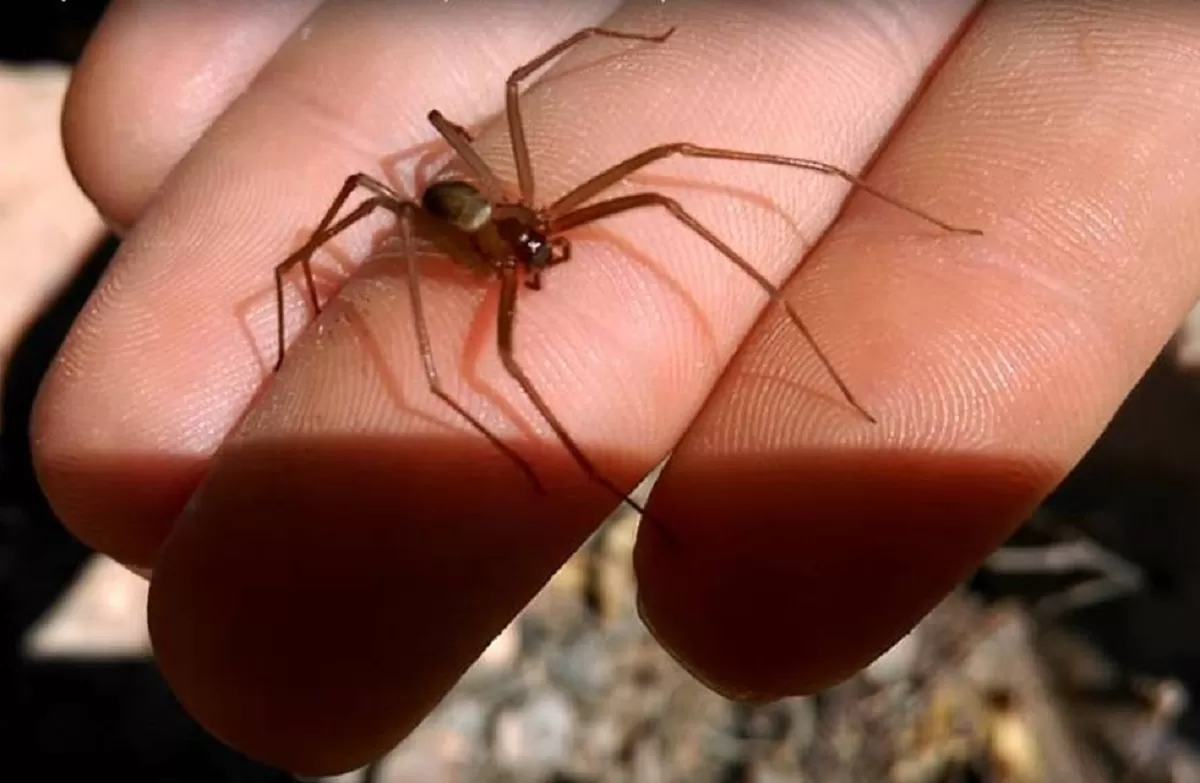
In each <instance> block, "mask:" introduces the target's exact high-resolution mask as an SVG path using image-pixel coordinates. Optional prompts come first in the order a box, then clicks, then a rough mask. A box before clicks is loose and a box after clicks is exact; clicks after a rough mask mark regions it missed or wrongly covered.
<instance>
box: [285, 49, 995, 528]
mask: <svg viewBox="0 0 1200 783" xmlns="http://www.w3.org/2000/svg"><path fill="white" fill-rule="evenodd" d="M673 32H675V28H673V27H672V28H671V29H669V30H667V31H666V32H665V33H662V34H660V35H647V34H640V33H626V32H619V31H615V30H608V29H603V28H597V27H589V28H586V29H584V30H580V31H579V32H577V33H575V34H574V35H572V36H571V37H569V38H567V39H566V40H563V41H561V42H559V43H558V44H557V45H555V46H553V47H551V48H550V49H549V50H547V51H546V52H544V53H542V54H541V55H539V56H538V57H536V58H534V59H533V60H532V61H530V62H528V63H526V64H525V65H523V66H521V67H520V68H517V69H516V70H515V71H513V72H512V74H511V75H510V76H509V77H508V81H507V83H506V91H505V98H506V114H507V118H508V128H509V134H510V136H511V139H512V152H513V158H514V160H515V162H516V167H517V181H518V184H519V187H520V198H519V200H517V201H516V202H512V201H508V200H506V199H505V197H504V192H503V187H502V185H501V183H500V181H499V179H498V178H497V177H496V175H495V174H494V173H493V172H492V170H491V169H490V168H489V167H488V165H487V164H486V163H484V161H483V159H482V158H480V157H479V154H478V153H476V152H475V150H474V149H473V148H472V147H471V142H472V138H471V136H470V134H468V133H467V131H466V130H465V129H464V128H462V127H460V126H458V125H455V124H454V123H453V122H451V121H450V120H448V119H446V118H445V117H444V116H443V115H442V113H441V112H439V111H437V110H436V109H434V110H433V111H431V112H430V113H429V115H428V116H429V121H430V123H432V124H433V127H434V128H435V129H436V130H437V132H438V133H439V134H440V135H441V136H442V138H444V139H445V140H446V142H447V143H449V145H450V146H451V147H452V148H453V149H454V151H455V152H456V153H457V154H458V156H459V158H460V159H461V160H462V162H463V163H464V164H465V165H466V166H467V168H468V169H470V171H471V172H472V173H473V174H474V175H475V176H476V178H477V179H478V185H476V184H472V183H469V182H465V181H460V180H454V181H444V182H437V183H435V184H432V185H430V186H429V187H428V188H426V190H425V192H424V193H423V194H422V195H421V200H420V202H417V201H413V200H411V199H407V198H405V197H403V196H401V195H400V194H399V193H397V192H396V191H394V190H393V189H392V188H390V187H388V186H387V185H385V184H384V183H382V182H380V181H379V180H378V179H376V178H374V177H371V176H369V175H367V174H362V173H359V174H354V175H351V176H350V177H348V178H347V179H346V182H345V184H343V185H342V189H341V191H340V192H339V193H338V195H337V198H335V199H334V200H333V203H332V204H331V205H330V207H329V209H328V210H327V211H326V213H325V217H324V218H322V219H321V223H320V224H319V225H318V226H317V229H316V230H315V231H314V232H313V235H312V237H311V238H310V239H309V240H308V241H307V242H306V243H304V245H303V246H302V247H301V248H300V249H299V250H297V251H296V252H295V253H292V254H291V255H290V256H288V258H287V259H286V260H284V261H283V263H281V264H279V265H278V266H277V267H276V268H275V288H276V293H277V296H278V321H279V324H278V325H279V358H278V360H277V361H276V363H275V370H278V369H279V367H280V365H281V364H282V363H283V353H284V342H285V336H284V307H283V302H284V300H283V277H284V274H286V273H287V271H288V270H290V269H291V268H292V267H294V266H295V265H296V264H299V265H300V266H301V267H302V268H303V270H304V276H305V281H306V283H307V286H308V291H309V295H310V298H311V300H312V304H313V308H314V309H315V310H316V311H317V312H318V313H319V312H320V311H321V303H320V302H319V301H318V299H317V289H316V285H315V283H314V281H313V273H312V267H311V259H312V254H313V253H314V252H315V251H316V250H317V248H318V247H320V246H321V245H323V244H324V243H325V242H328V241H329V240H330V239H332V238H333V237H334V236H336V235H337V234H339V233H341V232H342V231H344V230H346V229H347V228H349V227H350V226H352V225H354V224H355V223H357V222H359V221H360V220H363V219H364V218H366V217H367V216H368V215H370V214H372V213H374V212H375V210H377V209H381V208H382V209H387V210H390V211H391V212H393V213H394V214H395V215H396V217H397V218H398V219H399V221H400V223H401V224H402V225H403V227H404V228H405V230H406V232H407V231H408V230H411V226H410V225H409V223H408V221H412V222H413V223H415V224H416V226H417V228H419V229H421V230H423V231H424V232H425V234H426V235H427V236H428V237H429V238H430V239H432V240H433V241H434V242H435V243H436V244H437V245H438V246H439V248H440V249H441V250H442V251H443V252H445V253H446V254H447V255H449V256H450V257H451V258H452V259H453V260H455V261H456V262H458V263H461V264H463V265H465V266H467V267H470V268H473V269H477V270H482V271H484V272H486V273H488V274H491V275H494V276H495V277H497V278H499V280H500V315H499V324H498V329H497V331H498V335H497V348H498V351H499V354H500V359H501V361H502V362H503V364H504V367H505V369H506V370H507V371H508V373H509V374H510V375H511V376H512V377H513V379H514V380H515V381H516V382H517V383H518V384H519V385H520V386H521V388H522V390H523V391H524V392H525V394H526V395H528V397H529V399H530V401H531V402H532V403H533V405H534V407H536V408H537V409H538V411H539V412H540V413H541V415H542V416H543V417H544V418H545V419H546V421H547V423H549V425H550V427H551V428H552V429H553V430H554V433H555V435H557V436H558V439H559V440H560V441H561V442H562V444H563V446H564V447H565V448H566V449H567V451H568V452H569V453H570V454H571V456H572V457H573V458H574V459H575V461H576V462H577V463H578V464H579V466H580V467H581V468H583V470H584V471H585V472H586V473H587V474H588V476H589V477H590V478H591V479H592V480H593V481H596V482H597V483H598V484H600V485H601V486H603V487H605V488H606V489H607V490H608V491H609V492H611V493H613V494H614V495H615V496H616V497H618V498H620V499H621V500H622V501H624V502H626V503H628V504H629V505H630V506H632V507H633V508H635V509H637V510H638V511H642V508H641V506H640V505H639V504H638V503H636V502H635V501H633V500H632V499H630V498H629V496H628V495H627V494H626V493H625V492H623V491H622V490H621V489H620V488H618V487H617V486H616V485H615V484H613V483H612V482H611V481H609V480H608V479H607V478H605V477H604V476H603V475H602V474H601V473H600V472H599V471H598V470H596V468H595V466H594V465H593V464H592V462H591V460H589V459H588V458H587V456H586V455H585V454H584V453H583V451H582V450H581V449H580V448H579V446H577V445H576V443H575V441H574V440H573V439H572V438H571V436H570V435H569V434H568V433H567V431H566V429H565V428H564V427H563V426H562V424H561V423H559V421H558V418H557V417H556V416H555V415H554V413H553V412H552V411H551V410H550V407H549V406H548V405H547V404H546V401H545V400H544V399H543V398H542V395H541V394H540V393H539V392H538V391H537V389H536V388H534V386H533V384H532V383H531V382H530V381H529V378H528V376H526V374H525V371H524V370H523V369H522V368H521V365H520V364H519V363H518V362H517V360H516V358H515V357H514V356H513V322H514V318H515V315H516V308H517V287H518V282H519V281H520V280H524V283H525V285H526V286H527V287H528V288H530V289H532V290H534V291H536V290H540V289H541V286H542V272H543V271H545V270H546V269H547V268H549V267H552V266H555V265H557V264H561V263H565V262H566V261H568V260H569V259H570V257H571V242H570V240H569V239H568V238H567V237H565V236H563V233H564V232H566V231H568V230H570V229H572V228H575V227H577V226H582V225H585V224H587V223H592V222H594V221H597V220H600V219H601V218H605V217H609V216H611V215H615V214H617V213H620V212H627V211H629V210H632V209H639V208H642V207H661V208H662V209H665V210H666V211H667V212H668V213H669V214H670V215H672V216H673V217H674V218H675V219H676V220H678V221H679V222H680V223H682V224H683V225H685V226H687V227H688V228H689V229H691V230H692V231H694V232H695V233H697V234H699V235H700V236H701V237H702V238H703V239H704V240H706V241H707V242H708V243H709V244H710V245H712V246H713V247H714V248H716V249H717V250H719V251H720V252H721V253H722V254H723V255H724V256H725V257H726V258H728V259H729V260H730V261H731V262H733V264H734V265H736V266H737V267H738V268H739V269H741V270H742V271H743V272H745V273H746V274H747V275H748V276H749V277H750V279H752V280H753V281H754V282H755V283H757V284H758V285H759V286H760V287H761V288H762V289H763V290H764V291H766V292H767V294H768V295H769V296H770V297H771V300H772V301H774V300H777V299H781V296H780V291H779V289H778V288H777V287H776V286H775V285H773V284H772V283H771V282H770V281H769V280H767V279H766V278H765V277H763V276H762V274H761V273H759V272H758V270H756V269H755V268H754V267H753V266H751V265H750V264H749V263H748V262H747V261H746V260H745V259H744V258H742V257H741V256H740V255H738V254H737V253H736V252H735V251H734V250H733V249H732V248H730V247H729V246H728V245H727V244H725V242H723V241H722V240H721V239H720V238H718V237H717V236H716V235H715V234H713V233H712V232H711V231H709V230H708V229H707V228H705V227H704V225H702V224H701V223H700V222H699V221H698V220H697V219H696V218H694V217H692V215H691V214H689V213H688V212H687V210H685V209H684V208H683V207H682V206H681V205H680V204H679V203H678V202H677V201H675V200H674V199H672V198H669V197H667V196H664V195H662V194H660V193H655V192H646V193H636V194H633V195H628V196H620V197H617V198H611V199H607V200H603V201H599V202H595V203H591V204H588V203H587V202H589V201H591V200H592V199H593V198H594V197H596V196H597V195H599V194H600V193H601V192H603V191H604V190H606V189H608V188H610V187H612V186H613V185H615V184H617V183H618V182H619V181H620V180H622V179H624V178H625V177H627V176H628V175H630V174H632V173H633V172H635V171H637V170H638V169H641V168H643V167H645V166H647V165H649V164H650V163H653V162H654V161H657V160H661V159H663V158H667V157H670V156H672V155H683V156H686V157H692V158H715V159H721V160H739V161H749V162H757V163H769V164H774V165H779V166H790V167H793V168H799V169H806V170H808V171H815V172H818V173H821V174H828V175H831V176H835V177H840V178H841V179H843V180H846V181H847V182H849V183H851V184H852V185H854V186H856V187H859V188H861V189H863V190H865V191H867V192H869V193H871V194H873V195H875V196H876V197H878V198H881V199H883V200H884V201H886V202H888V203H890V204H892V205H893V206H896V207H898V208H900V209H902V210H905V211H906V212H910V213H912V214H914V215H916V216H917V217H920V218H922V219H924V220H927V221H929V222H930V223H933V224H935V225H937V226H939V227H941V228H943V229H945V230H947V231H951V232H957V233H967V234H980V233H981V232H980V231H978V230H975V229H965V228H958V227H955V226H952V225H950V224H948V223H945V222H943V221H941V220H938V219H937V218H935V217H933V216H932V215H929V214H928V213H926V212H923V211H921V210H920V209H917V208H916V207H913V206H910V205H908V204H905V203H903V202H901V201H898V200H897V199H895V198H892V197H891V196H887V195H885V194H884V193H882V192H880V191H878V190H876V189H875V188H872V187H871V186H870V185H868V184H866V183H865V182H863V181H862V180H861V179H859V178H858V177H856V176H854V175H853V174H851V173H849V172H848V171H845V170H843V169H840V168H837V167H836V166H831V165H829V164H827V163H821V162H820V161H816V160H806V159H801V158H788V157H784V156H780V155H766V154H759V153H752V152H739V151H736V150H729V149H720V148H714V147H701V146H699V145H696V144H690V143H687V142H679V143H674V144H663V145H660V146H657V147H652V148H650V149H648V150H645V151H644V152H640V153H638V154H637V155H634V156H632V157H630V158H628V159H626V160H624V161H622V162H621V163H618V164H616V165H615V166H612V167H611V168H608V169H606V170H604V171H602V172H600V173H599V174H597V175H595V176H594V177H592V178H591V179H589V180H587V181H586V182H584V183H583V184H582V185H579V186H578V187H576V188H575V189H574V190H572V191H570V192H569V193H567V194H566V195H564V196H562V197H561V198H559V199H558V200H557V201H555V202H554V203H552V204H550V205H549V206H545V207H540V208H539V207H535V206H534V182H533V168H532V166H531V164H530V160H529V149H528V146H527V145H526V142H525V132H524V127H523V123H522V121H521V108H520V101H519V95H518V89H519V86H520V82H521V80H522V79H525V78H527V77H528V76H530V75H531V74H533V73H534V72H535V71H537V70H538V69H539V68H541V67H542V66H544V65H545V64H546V63H548V62H549V61H550V60H552V59H553V58H555V57H557V56H558V55H560V54H562V53H563V52H564V51H565V50H567V49H569V48H570V47H572V46H574V45H576V44H578V43H579V42H581V41H583V40H585V39H587V38H592V37H604V38H616V39H621V40H630V41H646V42H651V43H662V42H664V41H666V40H667V38H669V37H670V36H671V34H672V33H673ZM358 188H364V189H365V190H368V191H370V192H371V194H372V195H371V197H370V198H368V199H366V200H365V201H363V202H362V203H361V204H359V205H358V206H357V207H355V208H354V209H353V210H352V211H351V212H350V213H349V214H347V215H346V216H345V217H343V218H342V219H340V220H338V221H336V222H335V221H334V218H335V217H336V215H337V213H338V211H339V210H340V209H341V208H342V205H343V204H345V202H346V200H347V199H348V198H349V197H350V195H351V194H352V193H353V192H354V191H355V190H356V189H358ZM405 239H406V240H407V239H408V234H407V233H405ZM406 256H407V262H408V288H409V294H410V295H411V297H412V307H413V314H414V320H415V322H416V330H417V339H418V343H419V346H420V352H421V359H422V361H423V363H424V369H425V377H426V379H427V381H428V383H429V388H430V390H431V391H432V392H433V393H434V394H435V395H437V396H438V397H439V398H440V399H441V400H443V401H444V402H445V403H446V404H447V405H449V406H450V407H451V408H453V409H454V410H455V411H457V412H458V413H459V415H461V416H462V417H463V418H464V419H465V420H466V421H467V422H469V423H470V424H471V425H472V426H473V427H474V428H475V429H476V430H478V431H479V432H480V433H482V434H483V435H484V436H485V437H486V438H487V439H488V440H489V441H491V442H492V444H493V445H495V446H496V447H497V448H498V449H500V451H502V452H503V453H504V454H505V455H506V456H507V457H508V458H509V459H510V460H512V462H513V463H514V464H515V465H516V466H517V467H518V468H520V470H521V471H522V472H523V473H524V474H525V475H526V477H527V478H528V479H529V481H530V482H531V483H532V484H533V486H534V487H535V488H536V489H537V490H538V491H540V492H544V491H545V490H544V488H543V486H542V483H541V481H540V480H539V479H538V477H537V474H536V473H535V472H534V470H533V467H532V465H530V464H529V462H528V461H526V460H525V458H524V457H522V456H521V455H519V454H518V453H517V452H516V451H514V450H513V449H512V447H510V446H508V445H507V444H505V443H504V442H503V441H501V440H500V439H499V438H498V437H497V436H496V435H495V434H493V433H492V432H491V431H490V430H488V429H487V427H485V426H484V425H483V424H482V423H481V422H480V421H479V420H478V419H476V418H475V417H474V416H472V415H471V414H470V413H468V412H467V410H466V409H465V408H463V407H462V406H461V405H460V404H459V403H458V402H456V401H455V400H454V399H453V398H451V397H450V395H449V394H447V393H446V391H445V390H444V389H443V388H442V385H441V382H440V380H439V379H438V372H437V368H436V366H435V365H434V361H433V351H432V348H431V347H430V341H429V330H428V327H427V325H426V322H425V313H424V311H423V310H422V306H421V289H420V282H419V276H418V271H417V264H416V261H415V258H414V255H413V253H412V252H411V250H409V251H408V252H407V253H406ZM783 306H784V309H785V310H786V312H787V315H788V317H789V318H790V319H791V321H792V323H793V324H795V326H796V328H798V329H799V330H800V332H801V334H802V335H803V336H804V339H805V340H807V341H808V343H809V345H811V346H812V348H813V350H814V351H815V352H816V354H817V357H818V358H819V359H820V361H821V363H822V364H823V365H824V366H825V368H826V369H827V370H828V372H829V374H830V375H831V376H832V377H833V379H834V381H835V382H836V383H837V386H838V388H839V389H840V390H841V393H842V394H843V395H844V396H845V398H846V400H847V401H848V402H849V403H850V404H851V405H852V406H854V408H855V409H856V410H858V411H859V412H860V413H861V414H862V415H863V416H865V417H866V418H867V419H868V420H869V421H871V422H872V423H874V422H875V418H874V417H873V416H871V414H870V413H868V412H867V410H866V409H865V408H863V406H862V405H861V404H860V403H859V402H858V400H857V399H855V397H854V395H853V394H852V393H851V392H850V389H849V388H848V387H847V386H846V384H845V382H844V381H843V380H842V379H841V377H840V376H839V375H838V373H837V371H836V370H835V369H834V368H833V364H832V363H831V362H830V361H829V359H828V358H827V357H826V356H825V354H824V352H823V351H822V350H821V348H820V346H818V345H817V343H816V341H815V340H814V339H813V337H812V335H811V333H809V331H808V329H807V328H806V327H805V325H804V323H803V321H801V320H800V316H799V315H798V314H797V313H796V311H795V310H794V309H793V308H792V306H791V305H790V304H788V303H787V302H786V301H784V302H783Z"/></svg>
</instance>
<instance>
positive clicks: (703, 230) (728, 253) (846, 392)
mask: <svg viewBox="0 0 1200 783" xmlns="http://www.w3.org/2000/svg"><path fill="white" fill-rule="evenodd" d="M642 207H662V208H663V209H665V210H667V211H668V212H669V213H670V214H671V215H672V216H674V217H675V219H676V220H678V221H679V222H680V223H682V224H683V225H685V226H687V227H688V228H689V229H691V230H692V231H694V232H695V233H697V234H699V235H700V237H701V238H703V239H704V240H705V241H706V242H708V243H709V244H710V245H712V246H713V247H714V248H716V249H717V250H719V251H720V252H721V254H722V255H724V256H725V257H726V258H728V259H729V260H730V261H732V262H733V264H734V265H735V266H737V268H738V269H740V270H742V271H743V272H745V273H746V275H748V276H749V277H750V279H751V280H753V281H754V282H755V283H757V284H758V286H759V287H760V288H762V289H763V290H764V291H766V292H767V294H768V296H770V298H771V301H773V302H774V301H782V302H783V307H784V310H785V311H786V312H787V315H788V318H789V319H790V320H791V321H792V323H793V324H794V325H795V326H796V328H797V329H799V330H800V333H801V334H802V335H804V339H805V340H806V341H807V342H808V344H809V345H810V346H812V349H813V351H814V352H815V353H816V355H817V358H818V359H819V360H820V362H821V364H822V365H824V367H825V369H826V371H828V373H829V374H830V376H831V377H832V378H833V380H834V383H836V384H837V387H838V390H839V391H841V393H842V396H843V397H845V398H846V401H847V402H848V403H850V405H852V406H853V407H854V408H855V409H856V410H857V411H858V412H859V413H861V414H862V415H863V416H865V417H866V418H867V420H868V421H870V422H871V423H872V424H874V423H876V420H875V417H874V416H872V415H871V414H870V413H869V412H868V411H867V409H866V408H864V407H863V405H862V403H860V402H859V401H858V399H857V398H856V397H855V396H854V394H853V393H852V392H851V391H850V387H849V386H847V385H846V382H845V381H843V380H842V377H841V375H840V374H838V371H837V370H836V369H835V368H834V366H833V362H831V361H830V360H829V357H827V356H826V355H825V352H824V351H822V350H821V346H820V345H818V344H817V341H816V339H815V338H814V337H813V336H812V333H811V332H810V331H809V330H808V327H807V326H805V324H804V321H802V320H801V319H800V314H799V313H797V312H796V310H795V308H793V307H792V306H791V304H789V303H788V302H787V300H785V299H783V295H782V292H781V291H780V290H779V288H778V286H776V285H775V284H773V283H772V282H771V281H770V280H768V279H767V278H765V277H763V275H762V273H761V272H759V271H758V270H757V269H755V268H754V267H753V266H751V264H750V263H749V262H748V261H746V259H744V258H742V257H741V256H740V255H739V254H738V253H737V252H736V251H735V250H734V249H733V248H731V247H730V246H729V245H727V244H725V242H724V241H722V240H721V239H720V238H719V237H718V236H717V235H716V234H714V233H713V232H712V231H710V230H709V229H708V228H707V227H705V226H704V224H703V223H701V222H700V221H699V220H697V219H696V218H695V217H693V216H692V215H691V214H690V213H689V212H688V211H687V210H685V209H684V208H683V207H682V206H681V205H680V204H679V202H678V201H676V200H675V199H673V198H669V197H667V196H664V195H662V194H661V193H636V194H633V195H630V196H622V197H619V198H614V199H610V200H608V201H601V202H598V203H596V204H592V205H590V206H586V207H582V208H580V209H577V210H575V211H573V212H568V213H567V214H565V215H562V216H560V217H557V218H554V219H553V220H551V222H550V231H551V233H557V232H559V231H566V230H568V229H570V228H574V227H576V226H582V225H585V224H587V223H592V222H594V221H597V220H600V219H601V218H605V217H609V216H611V215H615V214H618V213H620V212H628V211H629V210H632V209H640V208H642Z"/></svg>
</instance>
